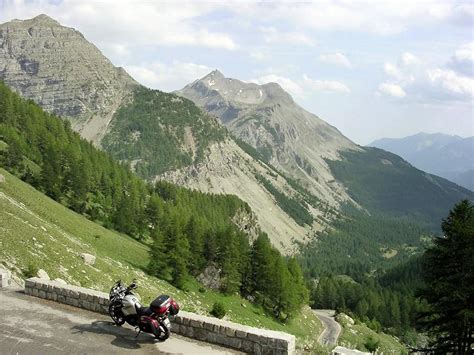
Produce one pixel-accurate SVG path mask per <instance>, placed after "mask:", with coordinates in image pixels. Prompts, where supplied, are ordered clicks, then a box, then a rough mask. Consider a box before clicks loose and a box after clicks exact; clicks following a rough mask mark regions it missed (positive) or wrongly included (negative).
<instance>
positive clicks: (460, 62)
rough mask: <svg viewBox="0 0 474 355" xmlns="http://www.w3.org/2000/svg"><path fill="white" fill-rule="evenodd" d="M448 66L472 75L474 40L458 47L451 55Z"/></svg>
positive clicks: (473, 68) (473, 67)
mask: <svg viewBox="0 0 474 355" xmlns="http://www.w3.org/2000/svg"><path fill="white" fill-rule="evenodd" d="M449 67H450V68H452V69H454V70H456V71H457V72H459V73H462V74H465V75H469V76H474V42H470V43H466V44H464V45H462V46H461V47H459V48H458V49H457V50H456V52H455V53H454V55H453V56H452V57H451V60H450V62H449Z"/></svg>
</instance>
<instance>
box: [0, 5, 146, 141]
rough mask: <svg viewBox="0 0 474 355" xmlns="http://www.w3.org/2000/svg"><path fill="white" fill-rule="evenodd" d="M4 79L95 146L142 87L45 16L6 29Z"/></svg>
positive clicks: (0, 52)
mask: <svg viewBox="0 0 474 355" xmlns="http://www.w3.org/2000/svg"><path fill="white" fill-rule="evenodd" d="M0 80H3V81H4V82H5V83H6V84H7V85H8V86H10V87H11V88H13V89H15V90H17V91H18V92H20V94H21V95H22V96H24V97H26V98H29V99H32V100H34V101H36V102H37V103H38V104H40V105H41V106H43V107H44V108H45V109H46V110H47V111H49V112H52V113H55V114H57V115H59V116H62V117H65V118H68V119H70V120H71V123H72V126H73V128H74V129H75V130H77V131H78V132H80V133H81V135H82V136H83V137H85V138H87V139H89V140H92V141H94V142H95V143H99V142H100V140H101V139H102V137H103V135H104V134H105V131H106V129H107V126H108V124H109V123H110V120H111V119H112V116H113V113H114V112H115V110H116V109H117V107H119V106H120V104H121V103H122V101H123V100H124V98H125V97H126V96H127V95H129V94H130V92H131V91H132V89H133V88H134V87H135V86H136V85H137V83H136V82H135V81H134V80H133V79H132V78H131V77H130V76H129V75H128V74H127V73H126V72H125V71H124V70H123V69H122V68H117V67H115V66H114V65H113V64H112V63H111V62H110V61H109V60H108V59H107V58H106V57H105V56H104V55H103V54H102V53H101V52H100V50H99V49H98V48H97V47H96V46H94V45H93V44H92V43H90V42H88V41H87V40H86V39H85V38H84V36H83V35H82V34H81V33H80V32H79V31H76V30H75V29H73V28H70V27H66V26H62V25H61V24H60V23H58V22H57V21H56V20H54V19H52V18H51V17H49V16H47V15H44V14H41V15H38V16H36V17H34V18H32V19H27V20H13V21H10V22H6V23H4V24H1V25H0Z"/></svg>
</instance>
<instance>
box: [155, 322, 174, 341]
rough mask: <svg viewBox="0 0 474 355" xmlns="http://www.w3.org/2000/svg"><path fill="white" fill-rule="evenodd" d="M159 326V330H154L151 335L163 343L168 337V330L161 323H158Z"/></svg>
mask: <svg viewBox="0 0 474 355" xmlns="http://www.w3.org/2000/svg"><path fill="white" fill-rule="evenodd" d="M159 324H160V326H159V328H158V329H155V331H154V332H153V334H154V335H155V338H156V339H158V340H159V341H165V340H166V339H168V338H169V337H170V330H169V329H168V327H167V326H166V325H165V324H164V323H163V322H159Z"/></svg>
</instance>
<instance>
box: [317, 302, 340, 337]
mask: <svg viewBox="0 0 474 355" xmlns="http://www.w3.org/2000/svg"><path fill="white" fill-rule="evenodd" d="M314 313H316V315H317V316H318V318H319V319H320V320H321V322H323V325H324V331H323V332H322V333H321V335H320V336H319V338H318V342H319V343H321V344H323V345H336V343H337V339H338V338H339V335H340V334H341V325H340V324H339V323H338V322H336V321H335V320H334V311H333V310H329V309H315V310H314Z"/></svg>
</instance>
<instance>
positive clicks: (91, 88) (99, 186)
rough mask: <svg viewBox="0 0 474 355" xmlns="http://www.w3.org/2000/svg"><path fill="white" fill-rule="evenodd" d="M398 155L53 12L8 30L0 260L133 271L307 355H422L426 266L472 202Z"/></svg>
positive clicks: (85, 276) (104, 274)
mask: <svg viewBox="0 0 474 355" xmlns="http://www.w3.org/2000/svg"><path fill="white" fill-rule="evenodd" d="M374 144H375V143H374ZM448 150H449V149H448ZM450 152H451V151H450ZM394 153H397V152H394ZM394 153H390V152H388V151H385V150H382V149H379V148H375V147H363V146H360V145H358V144H356V143H355V142H353V141H352V140H351V139H349V138H347V137H346V136H344V135H343V134H342V133H341V132H340V131H339V130H338V129H337V128H336V127H334V126H332V125H330V124H329V123H327V122H326V121H324V120H323V119H322V118H320V117H319V116H317V115H316V114H313V113H311V112H309V111H307V110H306V109H305V108H303V107H302V106H300V105H299V104H298V103H297V102H296V101H295V99H294V98H293V97H292V95H290V93H289V91H287V88H286V87H285V88H284V87H283V86H282V85H280V84H278V83H276V82H266V83H263V84H261V83H260V84H257V83H253V82H246V81H242V80H239V79H236V78H229V77H226V76H224V74H223V73H221V72H220V71H219V70H213V71H211V72H210V73H208V74H206V75H204V76H202V77H201V78H199V79H196V80H195V81H193V82H192V83H190V84H188V85H186V86H184V88H182V89H180V90H176V91H174V92H171V93H167V92H164V91H161V90H157V89H151V88H148V87H146V86H144V85H142V84H141V83H139V82H138V81H137V80H136V79H134V78H132V76H131V75H129V74H128V73H127V72H126V71H125V69H123V68H121V67H116V66H114V64H113V63H112V62H111V61H110V60H109V59H108V58H107V57H106V56H105V55H104V54H103V53H102V52H101V51H100V50H99V48H98V47H96V46H95V45H94V44H93V43H91V42H89V41H88V40H87V39H86V37H85V36H84V35H83V34H82V33H81V32H79V31H78V30H76V29H74V28H71V27H66V26H63V25H62V24H60V23H59V22H58V21H56V20H54V19H52V18H51V17H49V16H47V15H38V16H36V17H34V18H31V19H27V20H11V21H9V22H6V23H3V24H1V25H0V232H1V238H0V265H1V266H2V267H4V268H7V269H9V270H11V271H12V273H13V276H14V279H15V281H16V282H17V283H18V284H21V283H22V282H23V279H24V278H25V277H30V276H33V275H36V274H37V273H38V272H39V269H42V270H43V271H44V272H46V273H47V274H48V275H49V277H51V278H52V279H53V278H61V279H64V280H65V281H67V282H68V283H71V284H73V285H80V286H84V287H90V288H93V289H95V290H101V291H107V290H108V288H109V287H110V285H111V284H112V283H113V281H114V280H116V279H124V278H130V279H131V278H136V279H137V280H138V283H139V284H140V293H141V294H142V297H143V299H144V300H145V302H149V301H150V300H151V298H152V297H154V296H155V295H156V294H158V293H169V294H172V295H173V297H175V298H176V299H177V300H178V301H179V303H180V304H181V305H182V307H183V308H184V309H186V310H188V311H192V312H196V313H198V314H202V315H213V316H216V317H219V318H220V317H221V316H222V317H225V319H228V320H231V321H234V322H239V323H242V324H247V325H251V326H255V327H262V328H267V329H273V330H280V331H284V332H288V333H290V334H294V335H295V336H296V337H297V348H298V350H299V351H301V352H305V351H306V352H314V353H322V354H325V353H330V351H331V350H332V348H333V347H334V346H335V345H342V346H346V347H349V348H354V349H355V348H357V349H359V350H362V351H375V350H377V349H378V351H382V352H383V353H384V354H389V353H393V354H398V353H407V351H408V350H407V349H408V346H417V345H419V344H422V345H426V336H425V334H424V333H421V332H420V331H419V330H418V327H419V325H418V323H417V314H421V313H423V312H425V311H426V310H427V309H428V308H427V306H426V303H425V300H421V299H420V298H419V296H418V294H417V292H418V289H419V288H420V287H422V286H426V285H425V284H424V282H423V279H422V274H423V272H424V271H423V269H422V266H421V264H422V261H421V260H422V258H423V255H425V254H426V250H430V248H432V247H433V245H435V244H436V243H437V241H439V240H440V238H438V237H440V236H442V235H443V234H442V233H444V230H445V226H446V221H445V218H447V216H448V213H450V210H451V209H453V206H455V205H456V204H459V202H460V201H467V202H466V203H469V201H474V192H473V191H472V190H469V189H468V188H469V186H467V185H465V186H467V187H468V188H465V187H462V186H459V185H457V184H456V183H454V182H451V181H448V180H446V179H445V178H442V177H439V176H436V175H433V173H438V171H432V172H425V171H423V170H420V168H423V167H421V166H413V165H411V163H410V162H408V161H406V160H405V159H404V158H405V157H403V156H402V157H400V156H398V155H396V154H394ZM400 154H401V153H400ZM446 155H447V156H448V158H447V160H450V158H449V156H450V155H449V154H448V153H446ZM454 155H456V154H454ZM451 157H452V155H451ZM406 159H408V158H406ZM451 160H453V159H451ZM460 160H461V161H464V160H466V159H465V157H464V158H463V157H461V158H460ZM456 181H458V182H459V181H460V180H456ZM466 220H468V218H466ZM443 221H444V222H443ZM460 234H461V233H460ZM83 253H87V254H90V255H93V256H95V260H96V261H95V263H93V264H92V265H90V264H87V263H84V262H83V260H82V259H81V255H82V254H83ZM310 307H312V308H315V309H331V310H335V319H336V320H337V321H338V322H339V323H340V324H341V325H342V330H339V333H340V334H337V335H335V334H332V335H331V336H328V337H322V333H323V325H322V324H321V322H320V320H319V319H318V317H317V316H316V315H315V312H313V310H312V309H311V308H310ZM219 310H220V312H223V313H222V314H220V312H219ZM331 324H333V323H331ZM333 333H334V332H333ZM335 333H338V332H337V331H336V332H335ZM323 338H324V339H323Z"/></svg>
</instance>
